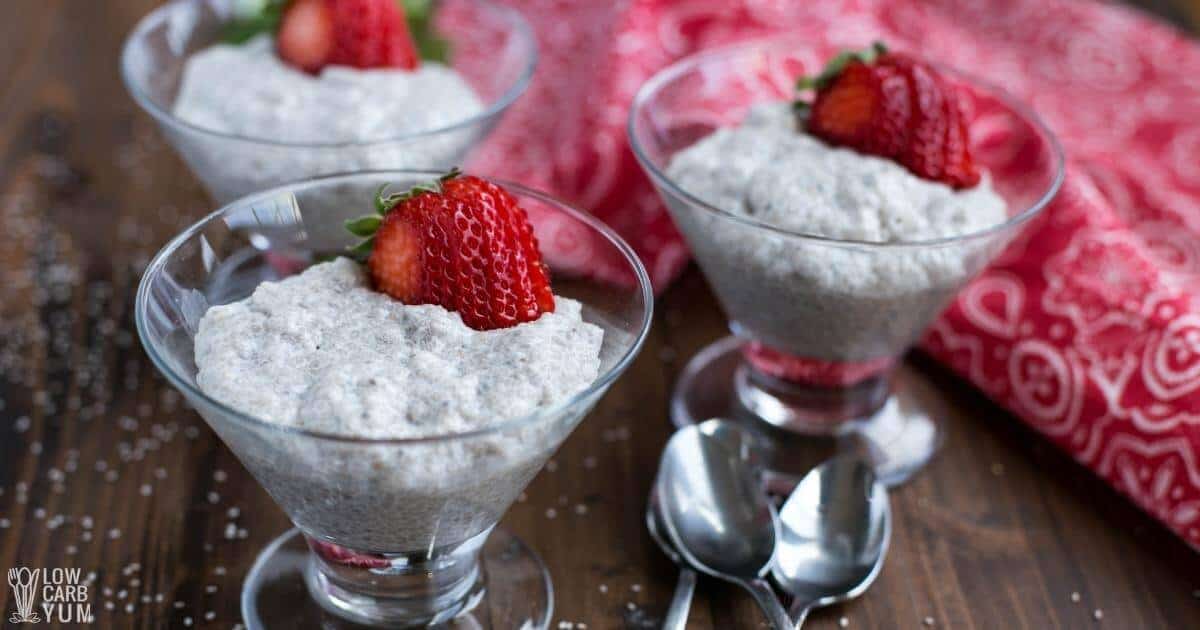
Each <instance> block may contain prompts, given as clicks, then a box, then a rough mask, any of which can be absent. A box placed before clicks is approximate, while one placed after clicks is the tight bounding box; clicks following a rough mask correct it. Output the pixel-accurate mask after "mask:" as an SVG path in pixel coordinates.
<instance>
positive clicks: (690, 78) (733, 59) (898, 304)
mask: <svg viewBox="0 0 1200 630" xmlns="http://www.w3.org/2000/svg"><path fill="white" fill-rule="evenodd" d="M834 52H836V51H829V50H817V49H815V48H813V47H809V46H806V44H805V43H803V42H797V41H796V39H795V38H794V37H786V38H777V39H768V40H760V41H755V42H750V43H745V44H739V45H734V46H731V47H727V48H722V49H717V50H713V51H709V52H705V53H701V54H698V55H695V56H692V57H689V58H686V59H684V60H682V61H680V62H678V63H676V64H674V65H672V66H670V67H668V68H666V69H664V70H663V71H661V72H659V73H658V74H656V75H655V76H654V77H652V78H651V79H650V80H648V81H647V82H646V84H645V85H643V86H642V88H641V89H640V90H639V92H638V94H637V96H636V97H635V99H634V103H633V108H632V111H631V113H630V119H629V129H628V132H629V136H630V143H631V145H632V147H633V151H634V154H635V155H636V157H637V159H638V161H639V162H640V164H641V166H642V168H643V169H644V170H645V171H646V172H647V173H648V175H649V177H650V179H651V181H652V182H653V183H654V186H655V187H656V189H657V191H658V193H659V195H660V196H661V197H662V199H663V201H664V202H665V203H666V206H667V208H668V209H669V211H670V212H671V215H672V217H673V218H674V220H675V224H676V226H678V228H679V229H680V231H681V232H682V233H683V235H684V237H685V238H686V240H687V242H688V244H689V246H690V247H691V250H692V252H693V254H694V255H695V258H696V262H697V263H698V265H699V266H700V268H701V270H702V271H703V272H704V275H705V277H706V278H707V279H708V282H709V284H710V285H711V287H712V289H713V291H714V292H715V294H716V296H717V298H718V300H719V301H720V303H721V305H722V308H723V309H724V310H725V312H726V315H727V316H728V317H729V320H730V328H731V330H732V332H733V336H732V337H728V338H725V339H722V340H720V341H717V342H716V343H714V344H712V345H710V346H708V347H707V348H705V349H704V350H702V351H701V352H700V353H699V354H698V355H697V356H696V357H694V358H693V359H692V360H691V361H690V363H689V364H688V365H687V366H686V368H685V369H684V371H683V373H682V374H681V376H680V379H679V381H678V383H677V384H676V388H675V391H674V394H673V397H672V403H671V415H672V419H673V421H674V422H675V423H676V424H679V425H681V426H682V425H684V424H687V423H692V422H698V421H702V420H704V419H706V418H709V417H712V416H717V415H723V416H729V417H733V418H736V419H739V420H741V421H743V422H746V423H747V424H748V425H749V426H751V427H753V428H755V429H756V430H757V431H759V432H760V433H762V434H763V435H764V436H765V437H767V438H769V440H770V442H771V443H772V444H773V445H774V446H775V447H776V449H775V454H774V456H773V457H772V464H771V467H772V468H773V472H774V473H775V474H776V479H778V480H779V481H780V483H781V484H782V485H784V486H786V485H787V484H788V483H792V482H794V481H795V480H796V479H798V475H799V474H801V473H803V472H804V470H803V469H802V468H798V466H797V463H796V462H797V461H798V460H801V459H807V460H808V461H810V462H811V461H813V459H814V458H813V457H812V456H811V452H810V453H808V454H807V455H805V454H804V451H805V449H809V450H811V449H812V448H818V449H824V450H829V449H839V450H847V449H853V450H858V451H861V452H863V453H864V454H865V455H866V456H868V457H869V458H870V459H871V460H872V461H873V462H874V463H875V465H876V469H877V472H878V474H879V476H880V478H881V479H883V480H885V481H886V482H887V483H889V484H892V485H895V484H898V483H901V482H903V481H905V480H906V479H908V478H909V477H910V476H911V475H912V474H913V473H914V472H916V471H917V470H918V469H919V468H920V467H921V466H923V465H924V464H925V463H926V462H927V461H928V460H929V459H930V458H931V457H932V456H933V455H934V454H935V453H936V451H937V449H938V447H939V446H940V444H941V441H942V437H941V431H940V429H939V427H938V423H937V421H936V420H935V419H934V418H933V417H932V416H931V414H929V413H926V412H925V411H924V410H923V409H922V408H921V405H920V404H919V403H918V402H917V401H916V400H915V399H914V398H913V397H912V396H911V395H910V392H909V391H908V389H907V388H906V387H904V386H895V379H893V375H894V373H895V367H896V365H897V363H898V362H899V360H900V358H901V357H902V355H903V354H904V353H905V351H907V350H908V349H909V348H910V347H911V346H912V345H913V344H914V343H915V342H916V341H917V339H918V338H919V337H920V335H921V333H922V331H923V330H924V329H925V328H926V327H927V326H928V325H929V324H930V323H932V322H933V321H934V319H935V318H936V317H937V315H938V314H939V313H940V312H941V311H942V309H944V308H945V307H946V306H947V305H948V304H949V302H950V301H951V300H952V299H953V297H954V295H955V293H956V292H957V291H958V289H959V288H961V287H962V285H963V284H965V283H966V282H967V281H968V280H970V279H971V278H972V277H974V276H975V275H976V274H977V273H978V272H979V271H980V270H981V269H982V268H983V267H984V266H986V265H987V264H988V263H989V262H990V261H991V260H993V259H994V258H995V257H996V256H998V255H1001V252H1002V251H1003V250H1004V248H1005V246H1006V245H1007V244H1008V243H1009V242H1010V240H1011V239H1012V238H1013V237H1014V236H1016V235H1017V234H1018V233H1019V232H1020V229H1021V228H1022V226H1024V225H1025V224H1026V223H1027V222H1028V221H1029V220H1030V219H1032V218H1033V217H1034V216H1036V215H1037V214H1038V213H1039V212H1040V211H1041V210H1042V209H1043V208H1044V207H1045V206H1046V204H1047V203H1048V202H1049V201H1050V200H1051V199H1052V198H1053V197H1054V195H1055V194H1056V193H1057V190H1058V187H1059V185H1060V183H1061V180H1062V176H1063V157H1062V152H1061V150H1060V148H1059V146H1058V144H1057V142H1056V140H1055V139H1054V137H1053V136H1052V135H1051V134H1050V132H1049V131H1048V130H1047V128H1046V127H1045V125H1044V124H1043V123H1042V122H1041V121H1040V120H1039V119H1038V118H1037V117H1036V116H1035V115H1034V114H1033V113H1032V112H1031V111H1030V110H1029V109H1028V108H1026V107H1025V106H1024V105H1022V104H1020V103H1018V102H1016V101H1014V100H1013V99H1012V98H1011V97H1010V96H1008V95H1007V94H1006V93H1004V92H1003V91H1002V90H1000V89H999V88H996V87H994V86H991V85H989V84H987V83H985V82H982V81H979V80H977V79H974V78H971V77H969V76H966V75H964V74H961V73H959V72H956V71H954V70H951V69H948V68H941V71H942V73H943V75H944V76H945V77H946V78H947V79H948V80H949V81H951V82H953V83H956V84H958V85H959V86H961V87H963V88H964V89H965V90H966V91H967V93H968V94H969V97H968V103H969V105H970V108H969V116H968V117H969V119H970V120H972V123H971V136H972V145H973V150H974V154H975V158H976V161H977V162H978V163H979V164H980V165H981V166H982V167H983V168H984V169H985V170H986V171H987V172H988V174H989V175H988V176H989V177H990V178H991V183H992V186H993V187H994V188H995V190H996V192H997V193H998V194H999V195H1000V196H1001V197H1002V198H1003V199H1004V200H1005V202H1006V204H1007V206H1008V219H1007V220H1006V221H1004V222H1002V223H1000V224H998V225H995V226H993V227H991V228H988V229H984V230H982V231H976V232H973V233H968V234H964V235H962V236H954V237H948V238H939V239H935V240H925V241H907V242H889V243H878V242H865V241H851V240H838V239H833V238H827V237H823V236H819V235H813V234H805V233H801V232H795V231H789V230H785V229H781V228H778V227H775V226H772V225H770V224H768V223H765V222H762V221H760V220H758V219H756V218H754V217H752V216H749V215H746V214H738V213H735V212H731V211H730V209H729V208H721V207H716V206H714V205H712V204H710V203H708V202H707V201H705V200H704V199H700V198H699V197H697V196H695V195H693V194H691V193H690V192H689V191H687V190H684V189H683V188H682V187H681V186H680V185H679V184H678V183H677V182H675V181H673V180H672V178H671V177H670V176H669V175H668V174H667V171H668V165H669V164H670V162H671V159H672V157H673V156H674V155H676V154H677V153H678V152H680V151H681V150H683V149H685V148H687V147H689V146H691V145H692V144H694V143H695V142H697V141H698V140H700V139H701V138H704V137H705V136H707V135H709V134H710V133H712V132H714V131H715V130H717V129H719V128H722V127H726V126H732V125H736V124H737V123H739V122H740V121H741V120H742V119H743V118H744V117H745V116H746V114H747V112H748V110H749V109H750V107H751V106H753V105H755V104H758V103H762V102H769V101H780V100H791V99H793V98H794V94H795V93H794V87H793V86H794V84H795V83H794V82H795V78H796V77H797V76H799V75H801V74H806V73H816V72H819V71H820V69H821V64H822V63H823V62H824V60H825V59H827V58H828V57H829V56H831V55H832V54H833V53H834ZM1013 255H1016V254H1013Z"/></svg>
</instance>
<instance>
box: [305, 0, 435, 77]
mask: <svg viewBox="0 0 1200 630" xmlns="http://www.w3.org/2000/svg"><path fill="white" fill-rule="evenodd" d="M328 1H329V6H330V9H331V10H332V11H333V24H334V29H333V31H334V38H333V52H332V53H331V54H330V55H329V63H331V64H335V65H340V66H354V67H355V68H403V69H405V70H415V69H416V68H417V66H418V65H420V60H419V58H418V57H417V47H416V45H415V44H414V43H413V38H412V34H411V33H409V31H408V20H406V19H405V17H404V9H403V8H401V6H400V3H399V2H396V0H328Z"/></svg>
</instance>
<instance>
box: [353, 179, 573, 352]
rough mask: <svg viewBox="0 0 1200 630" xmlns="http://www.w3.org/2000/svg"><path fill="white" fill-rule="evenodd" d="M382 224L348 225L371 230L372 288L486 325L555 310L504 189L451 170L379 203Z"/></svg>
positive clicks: (518, 212) (532, 246) (525, 227)
mask: <svg viewBox="0 0 1200 630" xmlns="http://www.w3.org/2000/svg"><path fill="white" fill-rule="evenodd" d="M379 204H380V207H381V209H382V211H383V213H384V216H383V219H382V221H380V220H379V219H378V218H372V217H366V218H364V219H359V220H357V221H354V222H350V223H348V227H351V230H352V231H354V232H355V233H356V234H359V235H364V236H365V235H370V234H371V230H370V229H369V228H366V229H363V226H370V225H372V224H374V223H378V228H377V229H375V230H374V232H373V235H372V240H371V241H370V242H371V243H372V245H371V251H370V255H369V256H368V258H367V268H368V271H369V273H370V276H371V279H372V281H373V283H374V285H375V288H376V289H377V290H379V291H381V292H383V293H386V294H388V295H390V296H392V297H394V298H396V299H398V300H400V301H402V302H404V303H406V304H438V305H440V306H442V307H444V308H446V309H449V310H452V311H456V312H457V313H458V314H459V316H460V317H462V320H463V323H464V324H466V325H467V326H470V327H472V328H475V329H477V330H491V329H495V328H506V327H509V326H515V325H517V324H519V323H522V322H528V321H533V320H535V319H537V318H538V317H540V316H541V315H542V313H547V312H552V311H554V294H553V293H552V292H551V290H550V281H549V274H548V272H547V270H546V267H545V265H543V264H542V259H541V254H540V252H539V251H538V249H537V240H536V238H534V236H533V229H532V227H531V226H530V225H529V218H528V215H527V214H526V212H525V210H524V209H523V208H521V207H520V205H518V204H517V201H516V199H515V198H514V197H513V196H512V195H510V194H509V193H508V192H507V191H505V190H504V189H502V188H500V187H499V186H497V185H495V184H493V183H491V182H488V181H486V180H483V179H480V178H477V177H472V176H460V175H458V174H457V172H452V173H451V174H450V175H448V176H446V177H443V178H442V179H441V180H439V181H438V182H437V184H435V185H433V186H428V187H418V188H415V189H413V190H411V191H409V192H407V193H403V194H401V195H394V196H391V197H387V198H381V199H380V200H379Z"/></svg>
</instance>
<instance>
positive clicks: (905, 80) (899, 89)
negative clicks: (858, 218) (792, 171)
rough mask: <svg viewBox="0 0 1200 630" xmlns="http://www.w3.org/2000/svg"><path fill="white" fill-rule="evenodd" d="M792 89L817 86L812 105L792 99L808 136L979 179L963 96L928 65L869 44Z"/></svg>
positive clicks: (909, 165)
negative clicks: (804, 112)
mask: <svg viewBox="0 0 1200 630" xmlns="http://www.w3.org/2000/svg"><path fill="white" fill-rule="evenodd" d="M798 87H799V88H800V89H802V90H804V89H809V88H813V89H815V90H816V98H815V99H814V100H813V102H812V104H811V105H809V104H807V103H804V102H797V109H801V110H803V109H809V110H810V111H809V115H808V118H807V120H806V121H805V129H806V130H807V131H808V132H809V133H810V134H812V135H814V136H816V137H818V138H821V139H822V140H825V141H826V142H828V143H830V144H832V145H835V146H843V147H847V148H850V149H854V150H856V151H858V152H860V153H865V154H868V155H877V156H879V157H884V158H888V159H891V160H895V161H896V162H897V163H899V164H900V165H902V166H904V167H905V168H906V169H908V170H909V171H910V172H912V173H913V174H915V175H917V176H918V177H922V178H924V179H929V180H932V181H938V182H941V183H943V184H946V185H947V186H951V187H953V188H958V189H961V188H969V187H971V186H974V185H976V184H978V183H979V180H980V171H979V168H978V167H977V166H976V165H975V162H974V160H973V159H972V157H971V153H970V147H969V137H968V132H967V123H966V117H965V116H964V114H963V109H962V105H961V102H960V99H961V95H960V94H959V92H958V90H957V89H956V88H955V87H954V86H952V85H950V84H949V83H948V82H946V81H945V79H943V78H942V76H941V75H940V74H939V73H938V72H937V70H936V69H934V68H933V67H932V66H930V65H929V64H926V63H924V62H922V61H920V60H918V59H916V58H913V57H910V56H908V55H904V54H900V53H892V52H888V51H887V49H886V48H884V46H883V45H882V44H875V45H874V46H873V47H872V48H871V49H869V50H867V51H864V52H858V53H842V54H840V55H838V56H837V57H835V58H834V59H833V60H832V61H830V63H829V65H828V66H826V68H825V70H824V71H823V72H822V73H821V74H820V75H818V76H817V77H815V78H807V77H806V78H802V79H800V82H799V84H798Z"/></svg>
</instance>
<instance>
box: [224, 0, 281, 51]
mask: <svg viewBox="0 0 1200 630" xmlns="http://www.w3.org/2000/svg"><path fill="white" fill-rule="evenodd" d="M238 4H239V6H238V8H237V9H238V10H235V11H234V18H233V20H231V21H230V22H229V23H228V24H226V25H225V29H224V32H223V33H222V34H221V39H222V40H224V41H225V42H227V43H230V44H244V43H246V42H248V41H250V40H252V39H254V38H255V37H257V36H259V35H262V34H263V33H272V34H273V33H274V32H275V31H276V30H277V29H278V28H279V22H280V20H281V19H283V7H284V4H286V2H285V0H260V1H257V2H255V1H254V0H243V2H240V3H238Z"/></svg>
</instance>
